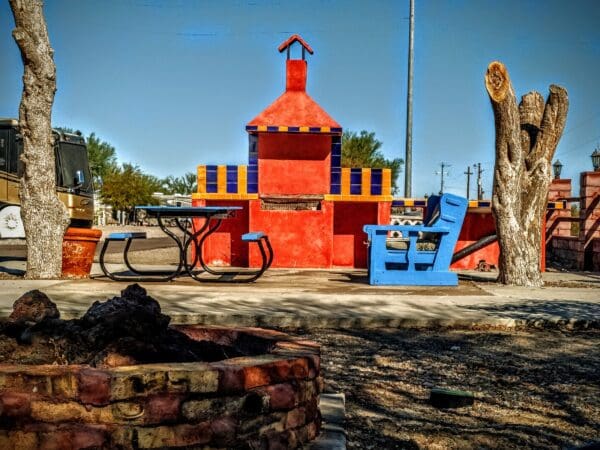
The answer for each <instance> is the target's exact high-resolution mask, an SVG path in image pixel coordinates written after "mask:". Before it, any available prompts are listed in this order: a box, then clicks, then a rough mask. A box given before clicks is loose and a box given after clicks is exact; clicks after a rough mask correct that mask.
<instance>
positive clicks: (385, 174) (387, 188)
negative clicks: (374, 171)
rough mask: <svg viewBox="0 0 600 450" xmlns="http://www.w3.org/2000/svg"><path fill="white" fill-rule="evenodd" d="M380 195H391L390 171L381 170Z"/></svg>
mask: <svg viewBox="0 0 600 450" xmlns="http://www.w3.org/2000/svg"><path fill="white" fill-rule="evenodd" d="M381 195H392V170H391V169H382V170H381Z"/></svg>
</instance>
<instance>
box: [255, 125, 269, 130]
mask: <svg viewBox="0 0 600 450" xmlns="http://www.w3.org/2000/svg"><path fill="white" fill-rule="evenodd" d="M256 131H267V126H266V125H259V126H258V127H257V128H256Z"/></svg>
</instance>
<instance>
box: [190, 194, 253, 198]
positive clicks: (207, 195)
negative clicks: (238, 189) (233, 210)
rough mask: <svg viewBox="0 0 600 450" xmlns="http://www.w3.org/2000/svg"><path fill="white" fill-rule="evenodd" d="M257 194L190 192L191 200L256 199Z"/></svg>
mask: <svg viewBox="0 0 600 450" xmlns="http://www.w3.org/2000/svg"><path fill="white" fill-rule="evenodd" d="M257 199H258V194H218V193H217V194H212V193H211V194H199V193H194V194H192V200H257Z"/></svg>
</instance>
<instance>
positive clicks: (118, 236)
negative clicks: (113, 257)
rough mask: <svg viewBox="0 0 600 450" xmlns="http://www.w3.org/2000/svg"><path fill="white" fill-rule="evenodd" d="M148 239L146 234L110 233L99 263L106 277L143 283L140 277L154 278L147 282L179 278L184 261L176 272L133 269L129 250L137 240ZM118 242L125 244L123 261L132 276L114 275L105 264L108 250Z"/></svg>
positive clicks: (101, 251)
mask: <svg viewBox="0 0 600 450" xmlns="http://www.w3.org/2000/svg"><path fill="white" fill-rule="evenodd" d="M146 238H147V235H146V233H145V232H124V233H110V234H109V235H108V236H107V237H106V239H105V240H104V245H103V246H102V250H100V258H99V263H100V268H101V269H102V272H103V273H104V275H106V276H107V277H108V278H110V279H111V280H114V281H141V280H142V278H140V277H152V278H151V279H149V280H146V281H169V280H172V279H173V278H174V277H175V276H177V275H178V273H179V272H180V271H181V268H182V267H183V262H182V261H180V262H179V265H178V267H177V269H176V270H174V271H173V270H141V269H136V268H135V267H133V266H132V265H131V262H130V261H129V258H128V254H129V248H130V247H131V243H132V242H133V241H134V240H135V239H146ZM118 241H124V242H125V248H124V249H123V261H124V262H125V265H126V266H127V269H129V271H131V273H132V274H130V275H129V274H126V275H119V274H116V273H113V272H111V271H109V270H108V268H107V267H106V263H105V262H104V258H105V256H106V250H107V249H108V246H109V245H110V243H111V242H118Z"/></svg>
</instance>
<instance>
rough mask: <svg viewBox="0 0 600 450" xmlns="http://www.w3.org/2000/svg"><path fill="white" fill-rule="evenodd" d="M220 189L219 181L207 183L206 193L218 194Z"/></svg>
mask: <svg viewBox="0 0 600 450" xmlns="http://www.w3.org/2000/svg"><path fill="white" fill-rule="evenodd" d="M218 191H219V189H218V186H217V183H206V193H207V194H216V193H217V192H218Z"/></svg>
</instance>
